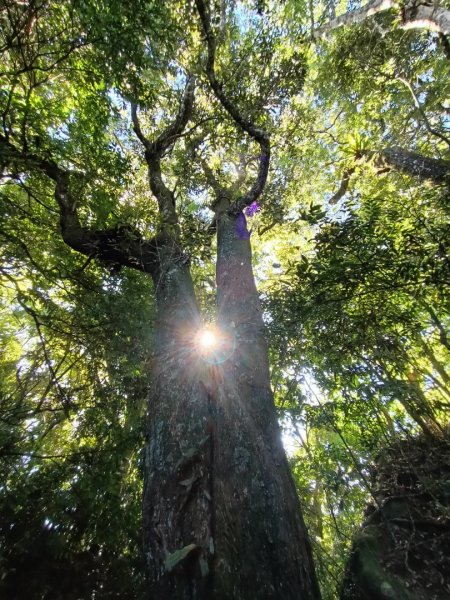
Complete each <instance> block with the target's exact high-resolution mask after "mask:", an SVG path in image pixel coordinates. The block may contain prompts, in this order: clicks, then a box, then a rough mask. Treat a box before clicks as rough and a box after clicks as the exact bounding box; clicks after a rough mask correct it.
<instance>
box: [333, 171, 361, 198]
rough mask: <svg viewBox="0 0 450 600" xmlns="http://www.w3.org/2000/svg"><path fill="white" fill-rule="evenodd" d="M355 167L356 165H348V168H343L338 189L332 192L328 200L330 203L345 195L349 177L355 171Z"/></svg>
mask: <svg viewBox="0 0 450 600" xmlns="http://www.w3.org/2000/svg"><path fill="white" fill-rule="evenodd" d="M355 169H356V167H350V168H349V169H345V171H344V173H343V176H342V181H341V185H340V186H339V189H338V190H337V192H335V193H334V194H333V196H331V198H330V199H329V201H328V202H329V203H330V204H337V203H338V202H339V200H340V199H341V198H343V197H344V196H345V194H346V193H347V190H348V184H349V183H350V178H351V176H352V175H353V173H354V172H355Z"/></svg>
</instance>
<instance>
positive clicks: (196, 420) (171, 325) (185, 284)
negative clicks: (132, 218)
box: [143, 243, 213, 600]
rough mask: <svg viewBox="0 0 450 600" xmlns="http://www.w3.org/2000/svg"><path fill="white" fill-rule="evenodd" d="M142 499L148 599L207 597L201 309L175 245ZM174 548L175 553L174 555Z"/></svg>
mask: <svg viewBox="0 0 450 600" xmlns="http://www.w3.org/2000/svg"><path fill="white" fill-rule="evenodd" d="M160 257H161V263H160V269H159V272H158V273H157V274H156V275H155V277H154V283H155V289H156V299H157V318H156V323H155V350H154V360H153V369H152V376H153V380H152V386H151V395H150V399H149V409H148V414H149V417H148V419H149V424H148V443H147V445H146V452H145V475H144V497H143V521H144V548H145V552H146V559H147V564H148V573H149V583H150V596H149V597H150V598H151V599H155V600H156V599H164V598H167V599H169V598H170V599H174V600H188V599H189V600H190V599H193V598H205V599H206V598H209V597H211V596H210V594H209V591H208V590H209V584H210V577H209V571H210V569H209V563H210V562H211V556H212V554H211V552H210V548H211V547H212V543H213V542H212V541H211V518H212V512H211V494H210V486H211V482H210V470H211V464H210V447H211V440H210V435H209V404H208V398H207V394H206V392H205V388H204V385H203V384H202V380H201V372H200V369H199V364H198V361H197V356H196V352H195V344H194V339H195V334H196V332H197V331H198V329H199V327H200V312H199V308H198V306H197V302H196V299H195V295H194V287H193V284H192V279H191V276H190V273H189V267H188V265H187V263H186V260H185V258H184V257H183V255H182V253H181V252H180V251H179V250H178V249H177V246H176V244H175V243H174V244H173V246H169V245H167V246H165V247H164V248H162V249H161V254H160ZM177 553H178V554H177Z"/></svg>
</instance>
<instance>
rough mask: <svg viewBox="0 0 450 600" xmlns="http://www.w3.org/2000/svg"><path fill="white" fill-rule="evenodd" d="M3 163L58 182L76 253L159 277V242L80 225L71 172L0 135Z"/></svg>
mask: <svg viewBox="0 0 450 600" xmlns="http://www.w3.org/2000/svg"><path fill="white" fill-rule="evenodd" d="M0 159H1V163H2V164H5V165H6V164H8V165H10V166H12V167H14V168H16V169H19V170H20V171H23V170H25V171H29V170H38V171H40V172H41V173H44V174H45V175H47V177H49V178H50V179H52V180H53V181H54V182H55V184H56V185H55V200H56V202H57V204H58V207H59V215H60V227H61V235H62V238H63V240H64V242H65V243H66V244H67V245H68V246H70V247H71V248H72V249H74V250H76V251H77V252H80V253H81V254H85V255H86V256H89V257H93V258H98V259H100V260H102V261H105V262H107V263H109V264H113V265H115V266H127V267H130V268H132V269H136V270H138V271H144V272H147V273H151V274H153V273H156V271H157V267H158V263H157V248H158V243H159V242H160V240H159V239H157V238H154V239H152V240H144V239H142V237H141V236H140V234H139V232H137V231H134V230H132V229H131V228H129V227H127V226H122V227H116V228H114V229H106V230H94V229H89V228H87V227H83V226H82V225H81V224H80V221H79V218H78V214H77V209H76V204H77V203H76V201H75V200H74V198H73V197H72V195H71V191H70V177H71V174H70V173H69V172H68V171H65V170H63V169H61V168H60V167H59V166H58V165H57V164H56V163H55V162H54V161H53V160H51V159H50V160H48V159H43V158H40V157H39V156H37V155H35V154H33V153H30V152H22V151H20V150H18V149H17V148H16V147H15V146H14V145H13V144H11V142H9V141H8V140H7V139H6V138H5V137H4V136H2V135H0Z"/></svg>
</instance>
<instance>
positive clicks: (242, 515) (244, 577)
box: [211, 212, 320, 600]
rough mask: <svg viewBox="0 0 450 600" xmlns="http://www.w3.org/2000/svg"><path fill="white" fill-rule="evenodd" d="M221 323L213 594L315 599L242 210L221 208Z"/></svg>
mask: <svg viewBox="0 0 450 600" xmlns="http://www.w3.org/2000/svg"><path fill="white" fill-rule="evenodd" d="M217 227H218V259H217V303H218V316H219V326H220V328H221V329H222V330H223V331H225V332H226V335H228V336H230V337H231V338H232V343H231V348H232V354H231V355H230V356H229V357H227V360H225V361H224V362H223V363H222V364H218V365H216V366H214V367H212V369H211V371H212V372H213V373H214V382H213V389H211V397H212V398H213V406H214V417H215V418H214V421H215V426H214V437H213V440H214V458H215V460H214V472H213V494H214V504H215V516H214V524H213V526H214V540H215V542H214V544H215V552H216V555H215V556H216V560H215V564H214V571H215V578H214V588H213V589H214V595H213V596H212V597H213V598H220V599H224V600H225V599H240V600H246V599H248V600H250V599H251V600H254V599H270V598H280V599H281V598H283V600H290V599H292V600H294V599H295V600H300V599H301V600H306V599H313V598H314V599H315V598H319V596H320V594H319V590H318V586H317V582H316V579H315V575H314V567H313V563H312V558H311V551H310V547H309V542H308V538H307V532H306V529H305V526H304V523H303V520H302V517H301V512H300V507H299V503H298V498H297V493H296V490H295V487H294V484H293V481H292V478H291V473H290V470H289V465H288V463H287V459H286V456H285V453H284V449H283V447H282V443H281V436H280V430H279V426H278V421H277V414H276V410H275V406H274V401H273V394H272V390H271V387H270V381H269V363H268V352H267V344H266V340H265V336H264V324H263V320H262V315H261V307H260V302H259V297H258V293H257V290H256V286H255V282H254V277H253V272H252V264H251V247H250V239H249V237H250V235H249V233H248V231H247V227H246V221H245V217H244V215H243V213H240V214H239V215H237V216H230V215H229V214H227V213H225V212H223V213H219V214H218V218H217Z"/></svg>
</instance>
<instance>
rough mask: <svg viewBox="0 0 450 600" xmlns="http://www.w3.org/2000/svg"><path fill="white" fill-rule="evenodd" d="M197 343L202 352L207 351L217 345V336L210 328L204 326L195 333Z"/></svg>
mask: <svg viewBox="0 0 450 600" xmlns="http://www.w3.org/2000/svg"><path fill="white" fill-rule="evenodd" d="M197 344H198V346H199V348H200V349H201V350H203V352H208V351H209V350H212V349H213V348H214V347H215V346H216V345H217V336H216V334H215V333H214V331H212V329H210V328H208V327H205V328H204V329H202V330H201V331H200V332H199V334H198V335H197Z"/></svg>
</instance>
